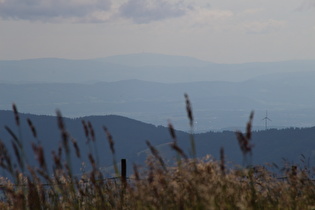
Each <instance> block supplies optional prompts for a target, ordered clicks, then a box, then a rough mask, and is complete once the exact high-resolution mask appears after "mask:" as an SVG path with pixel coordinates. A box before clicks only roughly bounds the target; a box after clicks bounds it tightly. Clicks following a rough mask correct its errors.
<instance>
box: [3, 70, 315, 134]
mask: <svg viewBox="0 0 315 210" xmlns="http://www.w3.org/2000/svg"><path fill="white" fill-rule="evenodd" d="M313 78H315V72H312V71H308V72H302V71H301V72H292V73H276V74H270V75H264V76H259V77H255V78H252V79H250V80H246V81H242V82H226V81H208V82H206V81H205V82H190V83H157V82H147V81H141V80H124V81H118V82H98V83H90V84H79V83H27V84H6V83H2V84H0V98H1V101H0V107H1V109H2V110H9V109H11V105H12V103H13V102H15V103H16V104H17V105H18V106H19V109H20V110H21V111H22V112H24V113H33V114H41V115H54V113H55V110H56V109H57V108H58V109H60V110H62V111H63V113H64V115H65V116H68V117H82V116H87V115H108V114H115V115H122V116H126V117H130V118H133V119H138V120H141V121H144V122H149V123H152V124H155V125H166V123H167V121H168V120H172V122H173V123H174V124H175V125H176V126H177V128H178V129H180V130H189V127H188V123H187V117H186V113H185V104H184V97H183V95H184V93H188V94H189V96H190V99H191V102H192V104H193V111H194V115H195V121H196V125H195V126H196V130H197V131H207V130H217V129H222V128H227V127H234V128H240V126H241V125H243V124H244V123H245V122H246V120H247V117H248V114H249V113H250V112H251V111H252V110H254V111H255V118H254V120H255V121H254V126H256V127H261V128H264V121H262V119H263V118H264V117H265V114H266V110H268V112H269V117H270V118H271V119H272V122H269V124H270V126H273V127H275V126H276V127H291V126H296V127H310V126H313V125H315V106H314V105H315V93H314V91H313V90H314V89H315V83H314V82H313Z"/></svg>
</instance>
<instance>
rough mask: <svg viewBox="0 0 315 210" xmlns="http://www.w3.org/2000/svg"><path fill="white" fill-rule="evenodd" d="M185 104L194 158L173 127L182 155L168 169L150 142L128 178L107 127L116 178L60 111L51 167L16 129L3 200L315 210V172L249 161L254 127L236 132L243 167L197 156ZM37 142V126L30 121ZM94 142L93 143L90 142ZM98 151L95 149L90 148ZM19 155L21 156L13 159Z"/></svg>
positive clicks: (21, 204)
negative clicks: (84, 158) (85, 148)
mask: <svg viewBox="0 0 315 210" xmlns="http://www.w3.org/2000/svg"><path fill="white" fill-rule="evenodd" d="M185 97H186V109H187V114H188V119H189V122H190V126H191V128H192V131H191V151H190V154H189V155H187V154H186V153H185V152H184V151H183V150H182V149H181V148H180V147H179V146H178V144H177V141H178V140H177V138H176V133H175V130H174V129H173V126H172V125H171V124H169V131H170V136H171V137H172V139H173V142H172V143H171V144H170V146H171V147H172V149H173V150H174V152H175V155H176V160H175V164H174V165H172V166H169V165H167V164H166V163H165V161H164V159H163V157H161V156H160V154H159V152H158V150H156V148H154V146H152V145H151V144H150V142H146V143H147V145H148V147H149V149H150V151H151V153H152V155H151V156H150V157H149V158H148V160H147V165H146V166H145V167H140V166H137V165H134V166H133V169H134V173H133V175H132V176H130V177H125V176H124V175H123V176H121V175H120V172H119V170H118V167H117V162H116V159H115V147H114V140H113V138H112V136H111V134H110V131H109V130H108V129H107V128H106V127H104V134H105V135H106V136H107V139H108V143H109V147H110V150H111V152H112V155H113V166H114V169H115V174H116V176H117V177H116V178H112V179H107V178H104V177H103V174H102V173H101V171H100V170H99V166H98V155H97V152H96V151H97V150H96V148H95V150H94V153H93V152H91V153H89V154H81V153H80V148H79V147H78V146H77V142H76V141H75V140H74V139H72V138H71V136H70V134H69V133H68V132H67V130H66V129H65V125H64V123H63V119H62V117H61V114H60V112H57V119H58V126H59V129H60V134H61V142H62V144H61V146H60V147H59V149H58V151H53V152H52V158H53V160H54V161H53V162H54V164H53V166H52V167H50V166H48V165H47V164H46V160H45V158H44V157H45V156H44V149H43V148H42V146H41V143H40V141H37V142H36V143H33V144H32V148H33V151H34V156H35V157H36V158H37V160H38V167H36V166H30V165H29V164H28V161H27V159H28V157H26V154H25V153H24V145H23V141H22V139H21V138H20V137H21V135H20V134H19V133H18V134H16V133H14V132H13V131H12V130H11V129H10V128H9V127H6V130H7V131H8V133H9V134H10V135H11V137H12V141H11V144H12V147H13V151H14V155H12V154H9V150H8V148H7V145H6V144H4V143H3V142H2V141H0V167H1V168H2V170H3V171H4V172H5V173H6V174H8V177H10V178H6V177H2V178H1V179H0V182H1V183H0V184H1V189H2V192H3V194H2V197H1V198H2V200H1V201H0V209H314V208H315V185H314V182H313V181H312V180H311V174H312V173H313V171H312V170H313V169H310V168H298V167H297V166H294V165H287V166H285V167H284V171H283V177H281V179H280V178H279V176H278V175H279V174H274V173H272V172H271V171H270V170H268V168H267V166H248V164H249V163H250V157H251V152H252V147H253V146H252V144H251V125H252V120H253V113H251V115H250V118H249V122H248V123H247V125H246V132H245V133H242V132H236V139H237V140H238V142H239V145H240V149H241V150H242V152H243V156H244V165H243V166H242V167H241V166H229V167H227V164H226V163H225V158H224V157H225V154H224V149H223V148H222V149H221V151H220V154H221V158H220V160H214V159H213V158H212V157H211V156H210V155H209V156H206V157H204V158H203V159H198V158H196V151H195V142H194V137H193V114H192V109H191V104H190V101H189V99H188V96H187V95H186V96H185ZM13 111H14V114H15V122H16V125H17V127H18V128H19V126H20V118H19V114H18V111H17V109H16V107H15V105H13ZM28 124H29V127H30V129H31V131H32V133H33V136H34V139H37V132H36V128H35V127H34V125H33V124H32V121H31V120H29V119H28ZM82 124H83V129H84V131H85V135H86V138H87V141H88V142H93V141H95V139H94V138H95V137H94V131H93V126H92V125H91V124H90V123H89V122H84V121H83V122H82ZM89 146H90V145H89ZM70 150H73V151H75V154H76V156H77V157H78V158H79V157H80V156H81V155H88V157H89V161H90V163H89V164H90V165H91V168H92V170H91V171H90V172H84V173H83V174H82V175H81V176H79V177H78V176H74V175H73V173H72V169H71V159H70ZM90 151H92V150H90ZM13 156H14V157H13Z"/></svg>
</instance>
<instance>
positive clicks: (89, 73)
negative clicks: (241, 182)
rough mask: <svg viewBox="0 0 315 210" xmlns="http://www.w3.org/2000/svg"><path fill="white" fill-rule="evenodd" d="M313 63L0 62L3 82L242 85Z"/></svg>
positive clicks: (154, 57)
mask: <svg viewBox="0 0 315 210" xmlns="http://www.w3.org/2000/svg"><path fill="white" fill-rule="evenodd" d="M314 67H315V61H313V60H308V61H307V60H306V61H284V62H269V63H267V62H266V63H244V64H216V63H211V62H206V61H202V60H198V59H195V58H191V57H184V56H170V55H161V54H149V53H142V54H132V55H118V56H110V57H107V58H99V59H90V60H67V59H56V58H40V59H30V60H10V61H0V75H1V78H0V81H2V82H23V83H24V82H62V83H73V82H75V83H77V82H80V83H81V82H96V81H107V82H113V81H119V80H129V79H139V80H145V81H152V82H164V83H173V82H196V81H235V82H238V81H244V80H247V79H250V78H252V77H256V76H260V75H266V74H270V73H281V72H282V73H284V72H299V71H314Z"/></svg>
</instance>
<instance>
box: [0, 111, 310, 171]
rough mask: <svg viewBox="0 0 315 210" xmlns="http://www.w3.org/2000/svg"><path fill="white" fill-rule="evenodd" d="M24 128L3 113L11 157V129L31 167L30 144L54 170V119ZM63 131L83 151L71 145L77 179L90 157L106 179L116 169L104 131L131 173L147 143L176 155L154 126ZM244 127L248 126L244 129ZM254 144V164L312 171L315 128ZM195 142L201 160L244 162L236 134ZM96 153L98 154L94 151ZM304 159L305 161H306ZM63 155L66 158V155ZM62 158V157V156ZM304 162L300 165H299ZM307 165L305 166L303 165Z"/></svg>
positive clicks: (120, 120) (125, 122) (116, 119)
mask: <svg viewBox="0 0 315 210" xmlns="http://www.w3.org/2000/svg"><path fill="white" fill-rule="evenodd" d="M20 118H21V127H20V133H21V135H19V128H18V127H17V126H16V124H15V120H14V114H13V113H12V112H11V111H0V139H1V140H2V141H3V142H4V143H5V144H6V145H7V147H8V148H9V152H10V154H11V155H12V156H14V152H13V149H12V145H11V141H13V140H12V137H11V136H10V135H9V133H8V132H7V131H6V129H4V126H8V127H9V128H11V129H12V131H13V132H15V133H16V135H17V136H18V137H20V138H21V139H23V142H24V145H25V151H26V156H27V159H28V161H29V163H30V164H31V165H36V164H37V161H36V157H35V156H34V153H33V151H32V149H31V147H30V144H31V142H35V143H36V142H38V140H39V141H40V142H41V144H42V145H43V147H44V150H45V156H46V159H47V161H48V164H51V162H52V158H51V151H52V150H55V151H57V149H58V147H59V145H61V133H60V131H59V129H58V126H57V120H56V117H52V116H38V115H30V114H20ZM27 118H29V119H31V120H32V122H33V124H34V126H35V128H36V130H37V133H38V138H37V139H35V138H34V137H32V133H31V130H30V129H29V127H28V125H27V122H26V119H27ZM63 120H64V122H65V126H66V129H67V131H68V132H69V133H70V136H71V137H72V138H74V139H76V141H77V142H78V145H79V147H80V149H81V159H78V158H76V157H75V152H74V148H73V147H72V144H71V142H69V145H70V148H71V149H70V153H71V159H72V167H73V170H74V171H75V173H76V174H79V173H82V171H81V170H80V168H81V162H85V163H86V165H87V166H86V167H87V168H86V169H87V170H88V169H89V161H88V158H87V155H88V153H89V152H91V153H93V154H94V155H96V154H98V155H97V156H98V159H99V166H100V167H101V168H102V170H103V171H104V173H107V175H108V176H110V175H112V174H111V173H112V171H111V170H110V169H109V168H110V167H111V165H112V155H111V152H110V149H109V144H108V142H107V139H106V134H105V132H104V130H103V128H102V127H103V126H106V127H107V128H108V130H109V131H110V133H111V135H112V136H113V140H114V142H115V151H116V158H117V160H120V159H121V158H127V162H128V171H129V172H128V173H129V174H130V173H132V167H131V166H132V164H133V163H136V164H140V165H144V161H145V159H146V158H147V156H148V155H149V154H150V152H149V150H148V148H147V146H146V144H145V141H146V140H149V141H150V142H151V143H152V145H154V146H155V147H156V148H158V150H159V151H160V153H161V154H162V156H163V157H164V158H168V160H174V157H175V152H174V151H172V150H171V149H170V146H169V143H170V142H172V139H171V136H170V135H169V131H168V128H165V127H162V126H154V125H151V124H146V123H143V122H140V121H136V120H132V119H129V118H125V117H120V116H114V115H110V116H90V117H84V118H76V119H69V118H64V119H63ZM82 120H84V121H86V122H88V121H90V122H91V124H92V125H93V128H94V130H95V136H96V141H95V144H96V147H94V146H93V144H91V143H92V142H90V144H91V145H90V146H89V144H87V143H86V142H87V138H86V137H85V134H84V129H83V126H82ZM244 127H245V124H244ZM176 135H177V141H178V143H179V145H180V146H181V147H182V148H183V150H184V151H185V153H186V154H187V155H189V154H190V152H189V151H190V137H189V134H188V133H185V132H181V131H176ZM252 135H253V137H252V144H253V145H254V148H253V155H252V163H253V164H264V163H267V162H268V163H276V164H277V165H279V167H282V166H284V161H283V158H284V159H286V160H287V161H288V162H290V163H295V164H299V165H301V167H302V166H303V164H309V165H314V164H315V163H314V154H315V153H314V152H315V141H314V136H315V127H313V128H303V129H296V128H288V129H282V130H276V129H269V130H266V131H256V132H253V134H252ZM194 139H195V142H196V145H197V147H196V150H197V155H198V157H203V156H205V155H207V154H210V155H211V156H212V157H214V158H215V159H219V157H220V156H219V151H220V148H222V147H223V148H224V151H225V155H226V160H227V162H231V163H233V164H242V162H243V156H242V153H241V151H240V148H239V145H238V143H237V139H236V136H235V134H234V132H231V131H224V132H207V133H201V134H194ZM95 148H97V152H96V150H95ZM301 154H302V155H304V157H305V158H304V157H303V156H302V155H301ZM63 155H64V153H63ZM63 157H64V156H63ZM300 159H302V161H300ZM303 161H304V163H303Z"/></svg>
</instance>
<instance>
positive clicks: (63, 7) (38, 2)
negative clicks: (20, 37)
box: [0, 0, 111, 21]
mask: <svg viewBox="0 0 315 210" xmlns="http://www.w3.org/2000/svg"><path fill="white" fill-rule="evenodd" d="M110 5H111V2H110V0H95V1H88V0H87V1H69V0H68V1H65V0H4V1H0V17H1V18H4V19H24V20H40V21H49V20H52V19H55V18H71V17H79V18H82V17H85V16H88V15H89V14H91V13H93V12H95V11H106V10H108V9H109V8H110Z"/></svg>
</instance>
